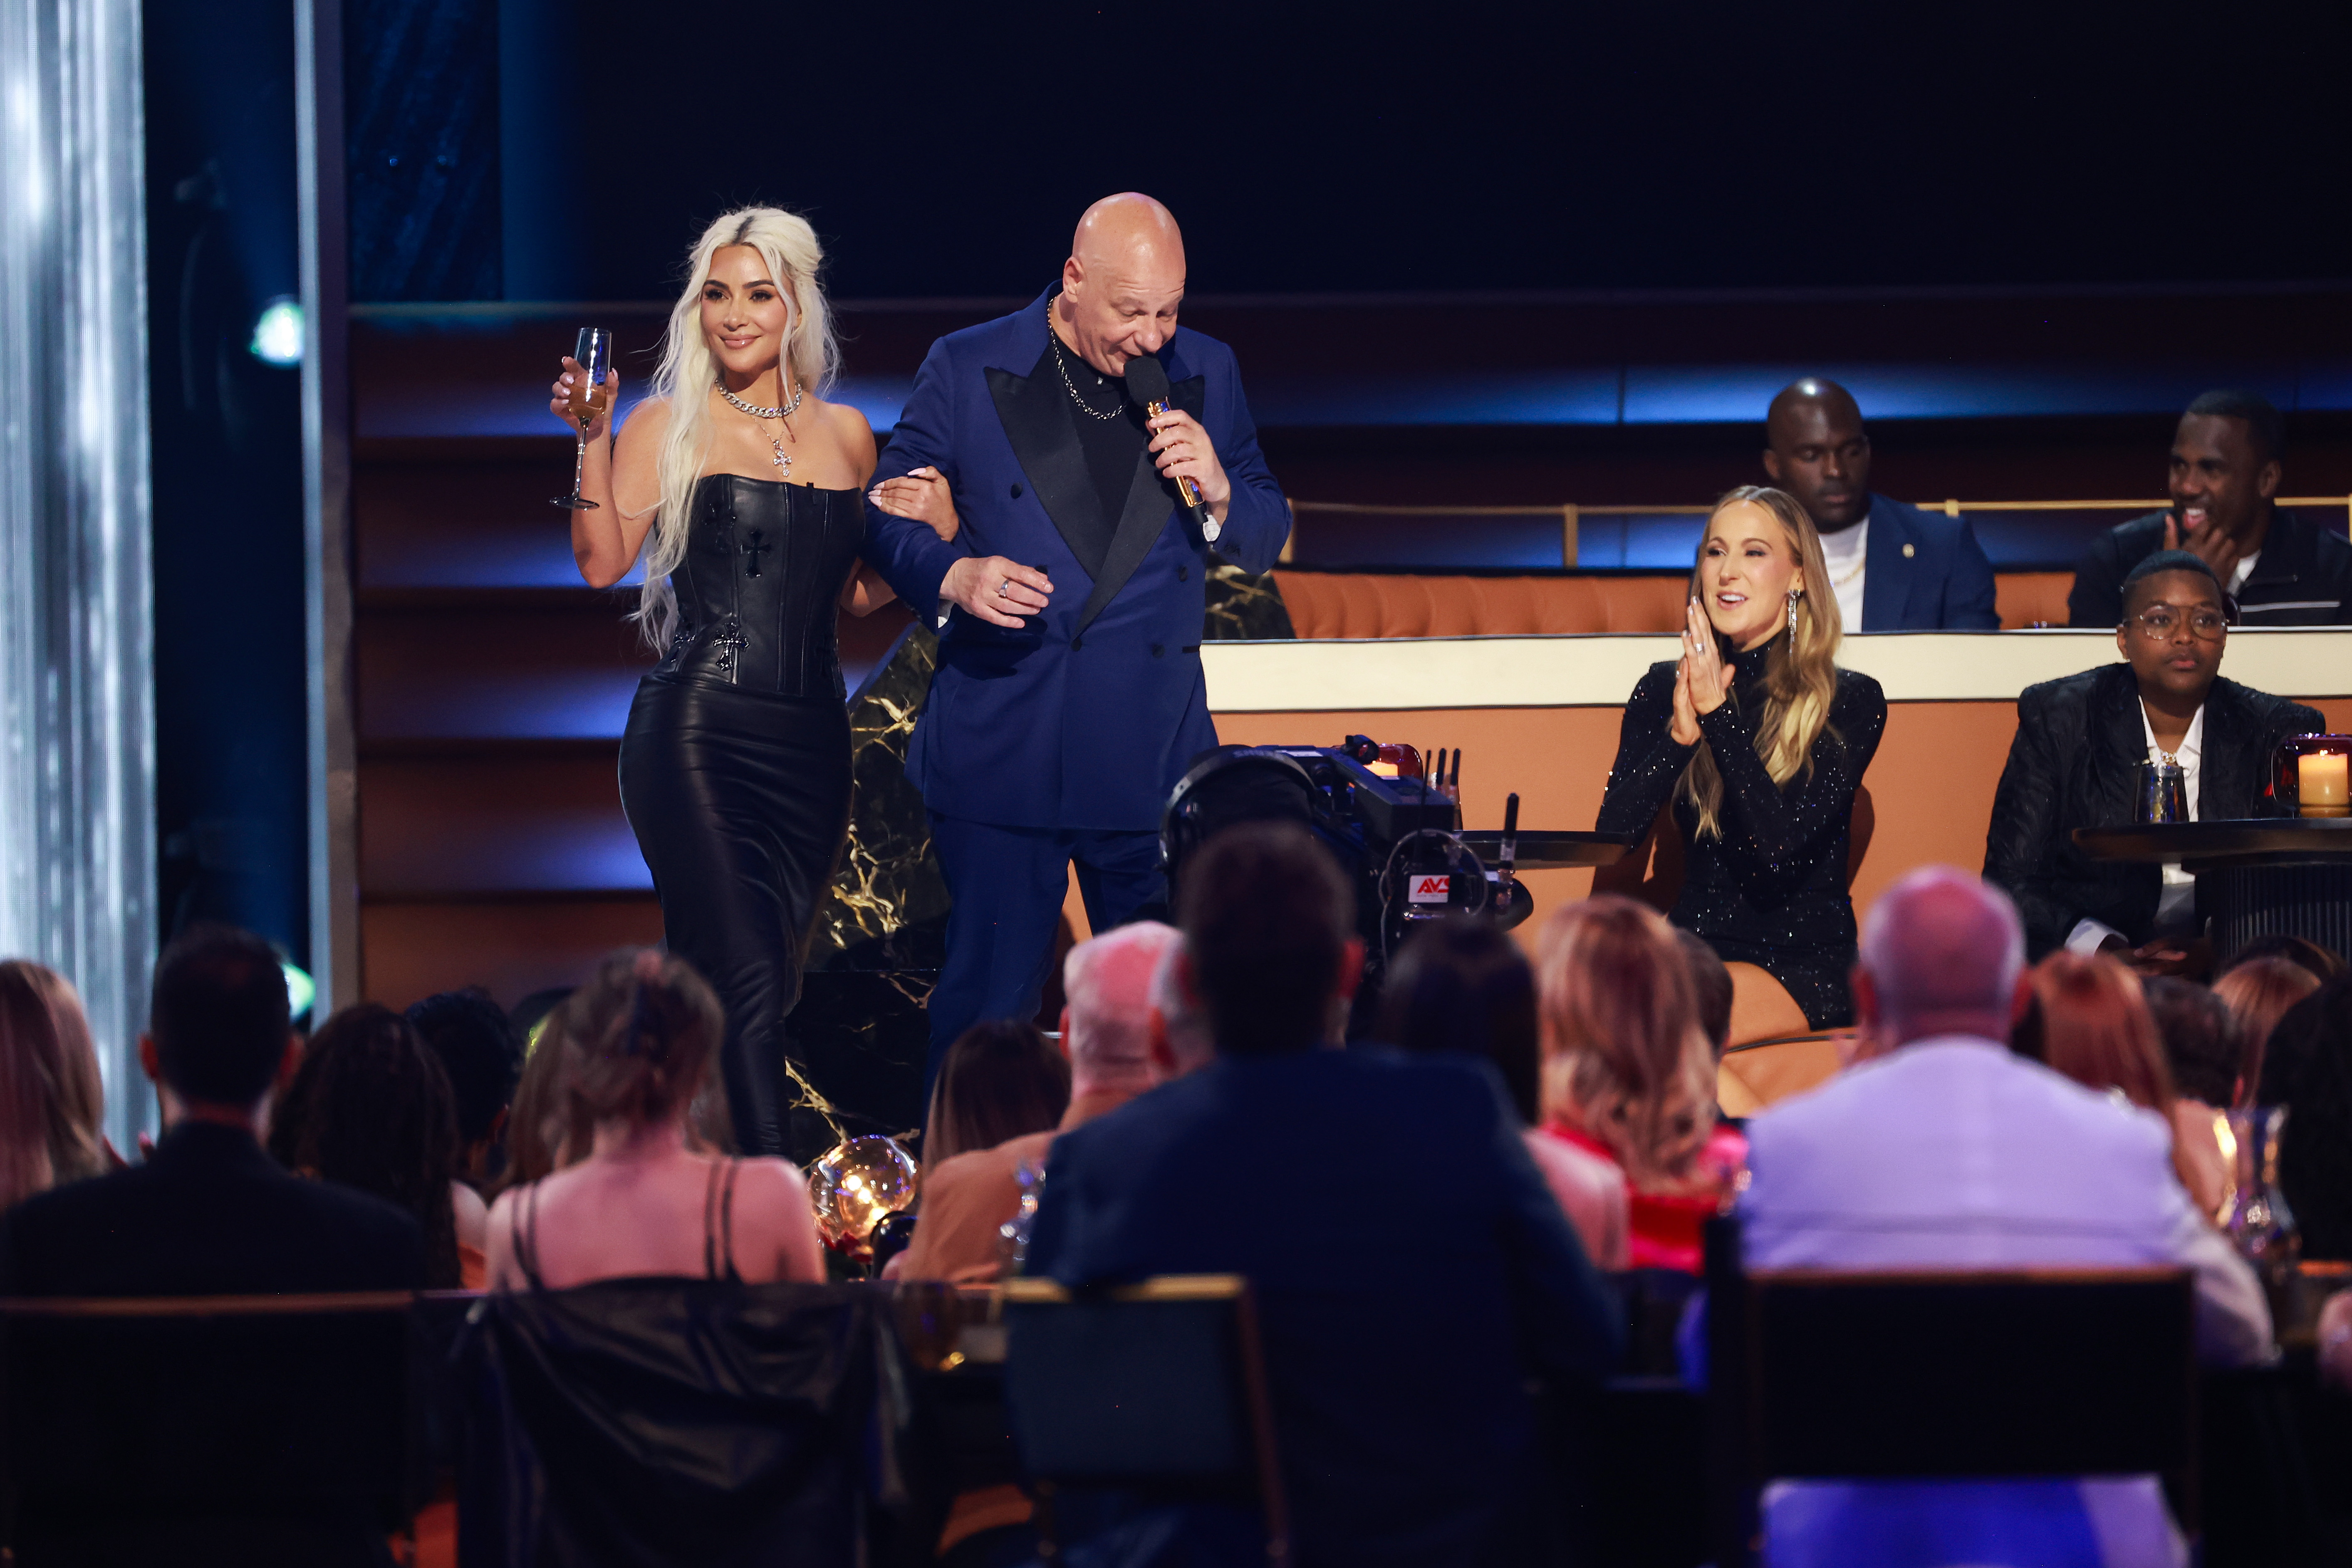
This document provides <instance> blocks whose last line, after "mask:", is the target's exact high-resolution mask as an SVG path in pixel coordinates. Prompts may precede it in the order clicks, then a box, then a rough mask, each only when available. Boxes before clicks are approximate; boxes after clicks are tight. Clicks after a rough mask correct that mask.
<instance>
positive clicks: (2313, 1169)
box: [2254, 974, 2352, 1260]
mask: <svg viewBox="0 0 2352 1568" xmlns="http://www.w3.org/2000/svg"><path fill="white" fill-rule="evenodd" d="M2254 1100H2255V1103H2256V1104H2259V1105H2284V1106H2285V1107H2286V1108H2287V1112H2286V1127H2285V1130H2284V1133H2283V1134H2281V1139H2280V1145H2279V1173H2278V1174H2279V1185H2280V1186H2281V1187H2282V1188H2284V1191H2285V1194H2286V1205H2287V1207H2288V1209H2289V1210H2290V1211H2291V1212H2292V1213H2293V1214H2294V1218H2295V1223H2296V1224H2297V1225H2298V1226H2300V1227H2301V1228H2302V1231H2303V1255H2304V1256H2305V1257H2306V1258H2322V1259H2327V1260H2344V1259H2352V974H2345V975H2338V976H2336V978H2334V979H2332V980H2330V981H2328V982H2327V984H2326V985H2324V986H2322V987H2320V988H2319V989H2318V990H2316V991H2315V992H2313V993H2312V994H2311V995H2310V996H2308V997H2305V998H2304V999H2303V1000H2301V1001H2299V1002H2297V1003H2295V1005H2294V1007H2293V1008H2291V1009H2288V1010H2287V1013H2286V1016H2285V1017H2284V1018H2282V1019H2279V1021H2278V1027H2277V1028H2276V1029H2274V1030H2272V1031H2271V1038H2270V1045H2269V1048H2268V1050H2267V1051H2264V1053H2263V1076H2262V1086H2261V1088H2260V1089H2259V1090H2257V1091H2256V1092H2255V1096H2254Z"/></svg>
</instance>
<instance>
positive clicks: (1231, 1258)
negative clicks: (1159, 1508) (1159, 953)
mask: <svg viewBox="0 0 2352 1568" xmlns="http://www.w3.org/2000/svg"><path fill="white" fill-rule="evenodd" d="M1184 877H1185V880H1184V884H1183V885H1182V886H1181V887H1180V888H1179V889H1178V890H1177V895H1178V900H1179V904H1180V905H1181V914H1182V918H1183V926H1184V933H1185V946H1184V948H1183V949H1182V952H1181V956H1180V957H1179V959H1178V960H1177V961H1178V963H1179V965H1180V966H1181V967H1180V970H1179V975H1178V983H1179V984H1180V985H1181V988H1183V989H1184V990H1185V991H1186V992H1187V993H1189V994H1192V995H1193V996H1195V997H1196V998H1197V999H1198V1001H1199V1003H1200V1004H1201V1006H1202V1009H1203V1010H1205V1012H1206V1013H1207V1015H1208V1018H1209V1020H1210V1025H1211V1030H1212V1033H1213V1038H1214V1040H1215V1056H1214V1059H1213V1061H1211V1062H1210V1063H1209V1064H1208V1065H1207V1066H1205V1067H1202V1068H1201V1069H1199V1070H1198V1071H1193V1072H1191V1073H1188V1074H1187V1075H1185V1076H1183V1077H1181V1078H1179V1079H1177V1080H1175V1081H1174V1082H1170V1083H1167V1084H1164V1085H1162V1086H1161V1087H1160V1088H1158V1089H1154V1090H1152V1091H1150V1092H1149V1093H1146V1094H1143V1095H1141V1096H1139V1097H1138V1098H1136V1099H1134V1100H1130V1101H1129V1102H1128V1103H1126V1104H1124V1105H1122V1106H1120V1107H1118V1109H1117V1110H1115V1111H1112V1112H1110V1113H1108V1114H1105V1115H1102V1116H1098V1117H1097V1118H1096V1119H1095V1120H1093V1121H1091V1122H1088V1123H1087V1124H1085V1125H1084V1126H1081V1127H1076V1128H1073V1129H1072V1130H1070V1131H1068V1132H1066V1133H1064V1134H1062V1135H1061V1136H1060V1137H1059V1138H1057V1139H1055V1142H1054V1148H1053V1154H1052V1156H1051V1158H1050V1160H1049V1162H1048V1164H1047V1166H1046V1171H1045V1186H1044V1188H1043V1193H1042V1197H1041V1201H1040V1204H1039V1207H1038V1210H1037V1218H1036V1225H1035V1228H1034V1230H1033V1231H1032V1233H1031V1236H1030V1243H1029V1253H1028V1263H1027V1267H1028V1271H1029V1272H1030V1273H1032V1274H1039V1275H1045V1276H1049V1277H1051V1278H1053V1279H1055V1280H1058V1281H1061V1282H1062V1283H1064V1284H1066V1285H1068V1286H1070V1287H1072V1288H1074V1289H1076V1288H1082V1287H1085V1286H1089V1285H1097V1284H1108V1283H1121V1282H1127V1281H1136V1280H1140V1279H1144V1278H1147V1277H1150V1276H1151V1275H1156V1274H1203V1273H1206V1274H1227V1273H1230V1274H1241V1275H1244V1276H1245V1277H1246V1278H1247V1279H1248V1280H1249V1281H1250V1284H1251V1287H1252V1290H1253V1291H1254V1293H1255V1297H1256V1306H1257V1321H1258V1324H1259V1330H1260V1333H1261V1336H1262V1339H1263V1345H1264V1360H1265V1376H1266V1383H1267V1392H1268V1402H1269V1404H1270V1405H1271V1406H1272V1410H1273V1426H1274V1432H1275V1439H1276V1445H1277V1448H1278V1453H1279V1457H1280V1461H1281V1470H1282V1479H1283V1485H1284V1490H1285V1491H1286V1494H1287V1495H1288V1498H1289V1500H1290V1505H1291V1510H1290V1511H1291V1519H1292V1523H1293V1529H1294V1531H1295V1534H1296V1542H1295V1552H1294V1557H1293V1561H1295V1562H1297V1563H1298V1564H1300V1568H1318V1564H1346V1565H1347V1568H1365V1565H1368V1564H1383V1563H1394V1564H1397V1565H1398V1568H1404V1565H1406V1564H1411V1565H1412V1568H1437V1565H1444V1564H1465V1565H1467V1564H1472V1563H1522V1562H1530V1561H1534V1560H1535V1558H1534V1557H1533V1556H1532V1555H1530V1554H1529V1553H1528V1550H1527V1541H1526V1539H1525V1536H1524V1531H1525V1530H1526V1528H1527V1525H1528V1519H1527V1516H1526V1514H1525V1513H1524V1509H1525V1508H1526V1506H1527V1503H1528V1495H1529V1493H1528V1487H1529V1483H1530V1482H1531V1481H1532V1480H1533V1479H1534V1477H1533V1470H1532V1467H1533V1466H1534V1464H1535V1460H1536V1447H1535V1432H1534V1416H1533V1412H1532V1409H1531V1406H1530V1402H1529V1400H1528V1392H1527V1390H1528V1383H1529V1381H1530V1380H1533V1379H1540V1380H1543V1381H1546V1382H1549V1383H1552V1384H1554V1385H1558V1384H1561V1383H1573V1382H1575V1381H1577V1380H1580V1379H1585V1378H1591V1377H1593V1376H1597V1375H1600V1374H1601V1373H1604V1372H1606V1371H1608V1370H1609V1369H1610V1368H1611V1367H1612V1365H1614V1364H1615V1363H1616V1360H1617V1357H1618V1355H1619V1354H1620V1351H1621V1349H1622V1339H1623V1333H1622V1326H1621V1324H1620V1322H1619V1321H1618V1319H1617V1317H1616V1315H1615V1309H1614V1306H1613V1304H1612V1302H1611V1301H1610V1300H1609V1298H1608V1296H1607V1293H1606V1291H1604V1288H1603V1287H1602V1285H1601V1280H1600V1277H1599V1276H1598V1275H1597V1274H1596V1273H1595V1272H1594V1270H1593V1269H1592V1265H1591V1262H1590V1261H1589V1260H1587V1258H1586V1256H1585V1252H1584V1249H1583V1246H1582V1244H1581V1243H1580V1242H1579V1241H1578V1239H1577V1237H1576V1232H1575V1231H1574V1230H1573V1229H1572V1228H1570V1224H1569V1221H1568V1219H1567V1217H1566V1216H1565V1215H1563V1214H1562V1213H1561V1211H1560V1207H1559V1203H1558V1202H1557V1201H1556V1200H1555V1199H1554V1198H1553V1197H1552V1196H1551V1193H1550V1191H1549V1189H1548V1188H1547V1187H1546V1186H1545V1185H1544V1182H1543V1178H1542V1177H1541V1176H1538V1175H1537V1173H1536V1168H1535V1166H1534V1163H1533V1162H1532V1161H1531V1160H1530V1158H1529V1157H1528V1151H1527V1145H1526V1141H1525V1139H1524V1137H1523V1135H1522V1134H1521V1133H1520V1131H1519V1128H1518V1123H1517V1114H1516V1113H1514V1112H1512V1111H1511V1110H1510V1109H1509V1108H1508V1106H1507V1104H1506V1103H1505V1100H1504V1096H1503V1088H1502V1082H1501V1080H1500V1079H1499V1078H1497V1077H1496V1074H1495V1071H1494V1070H1493V1069H1492V1068H1491V1067H1489V1066H1488V1065H1486V1063H1485V1062H1482V1061H1473V1060H1471V1059H1468V1058H1460V1059H1456V1058H1449V1057H1444V1056H1402V1055H1399V1054H1395V1053H1392V1052H1389V1051H1381V1050H1377V1049H1361V1050H1345V1051H1343V1050H1336V1049H1328V1048H1329V1047H1332V1046H1334V1045H1335V1044H1336V1042H1337V1040H1338V1028H1339V1024H1340V1022H1341V1021H1342V1020H1344V1019H1345V1018H1346V1015H1347V1003H1348V999H1349V996H1350V995H1351V994H1352V993H1353V991H1354V990H1355V988H1356V982H1357V978H1358V977H1359V975H1360V971H1361V968H1362V963H1363V944H1362V943H1361V942H1360V941H1359V940H1358V939H1357V938H1356V936H1355V931H1354V927H1355V901H1354V898H1353V896H1352V894H1350V893H1349V888H1348V884H1347V882H1346V880H1345V879H1344V878H1343V877H1342V876H1341V874H1340V873H1339V867H1338V866H1337V865H1336V864H1335V863H1334V862H1332V860H1331V858H1330V855H1329V854H1328V852H1327V851H1325V850H1324V849H1322V848H1321V847H1320V846H1319V845H1318V844H1317V843H1316V841H1314V840H1313V839H1311V838H1310V837H1309V836H1308V835H1307V831H1305V830H1304V829H1302V828H1298V827H1296V826H1294V825H1290V824H1286V823H1247V824H1244V825H1242V826H1239V827H1235V828H1232V829H1229V830H1227V831H1225V832H1223V833H1221V834H1219V835H1218V836H1217V837H1216V838H1214V839H1213V840H1212V841H1210V842H1209V843H1208V845H1207V846H1206V847H1205V848H1204V849H1203V850H1202V852H1201V853H1200V854H1199V856H1197V857H1196V858H1195V859H1194V860H1193V861H1192V862H1191V864H1190V865H1189V866H1188V867H1187V869H1186V871H1185V873H1184ZM1207 1523H1208V1521H1202V1520H1197V1519H1196V1520H1195V1521H1194V1527H1195V1528H1196V1529H1198V1528H1202V1527H1203V1526H1205V1525H1206V1524H1207ZM1194 1560H1200V1561H1205V1560H1208V1559H1207V1558H1206V1557H1205V1556H1203V1557H1201V1558H1197V1559H1194Z"/></svg>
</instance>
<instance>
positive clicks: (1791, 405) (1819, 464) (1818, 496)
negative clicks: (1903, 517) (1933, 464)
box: [1764, 376, 1870, 534]
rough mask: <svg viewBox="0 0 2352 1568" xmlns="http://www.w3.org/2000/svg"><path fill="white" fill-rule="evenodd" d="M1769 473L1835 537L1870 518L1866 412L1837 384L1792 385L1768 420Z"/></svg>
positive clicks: (1807, 380) (1809, 380) (1810, 381)
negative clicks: (1836, 534)
mask: <svg viewBox="0 0 2352 1568" xmlns="http://www.w3.org/2000/svg"><path fill="white" fill-rule="evenodd" d="M1764 472H1765V473H1766V474H1768V475H1769V476H1771V480H1772V483H1773V484H1775V485H1778V486H1780V488H1781V489H1783V490H1786V491H1788V492H1789V494H1790V495H1791V496H1794V497H1797V502H1798V504H1799V505H1800V506H1801V507H1804V508H1805V510H1806V511H1807V512H1809V513H1811V515H1812V519H1813V527H1815V528H1819V529H1820V530H1821V531H1822V532H1823V533H1825V534H1833V533H1836V532H1838V531H1840V530H1841V529H1843V528H1852V527H1853V525H1854V524H1856V523H1858V522H1860V521H1862V520H1863V518H1864V517H1868V516H1869V515H1870V437H1869V436H1867V435H1865V434H1863V428H1862V410H1861V409H1860V408H1859V407H1857V406H1856V405H1855V403H1854V401H1853V394H1852V393H1851V392H1847V391H1846V390H1845V388H1843V387H1842V386H1840V385H1838V384H1837V382H1831V381H1823V380H1822V378H1821V377H1819V376H1805V377H1802V378H1801V379H1799V380H1797V381H1793V382H1790V383H1789V384H1788V385H1787V386H1785V387H1782V388H1781V389H1780V395H1779V396H1777V397H1775V398H1774V399H1773V400H1772V407H1771V409H1770V410H1769V412H1768V413H1766V414H1765V416H1764Z"/></svg>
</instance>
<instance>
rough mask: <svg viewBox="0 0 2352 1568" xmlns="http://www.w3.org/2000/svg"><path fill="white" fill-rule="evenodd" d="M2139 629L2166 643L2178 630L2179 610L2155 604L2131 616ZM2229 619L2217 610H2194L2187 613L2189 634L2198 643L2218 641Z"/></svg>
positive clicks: (2225, 631)
mask: <svg viewBox="0 0 2352 1568" xmlns="http://www.w3.org/2000/svg"><path fill="white" fill-rule="evenodd" d="M2132 619H2133V620H2134V621H2137V622H2139V627H2140V630H2141V631H2143V632H2147V634H2148V635H2149V636H2150V637H2152V638H2154V639H2155V640H2156V641H2157V642H2159V643H2166V642H2169V641H2171V640H2172V637H2173V636H2174V634H2175V633H2177V632H2179V630H2180V612H2179V611H2178V610H2174V609H2171V608H2170V607H2168V606H2167V605H2162V604H2157V605H2151V606H2150V607H2149V608H2147V609H2146V610H2143V611H2141V612H2139V613H2138V614H2137V615H2135V616H2133V617H2132ZM2229 630H2230V619H2229V617H2228V616H2226V615H2224V614H2222V613H2221V612H2220V611H2218V610H2194V611H2191V612H2189V635H2190V636H2191V637H2194V638H2196V639H2197V640H2198V641H2199V642H2200V643H2218V642H2220V641H2221V639H2222V638H2223V637H2224V636H2226V635H2227V634H2228V633H2229Z"/></svg>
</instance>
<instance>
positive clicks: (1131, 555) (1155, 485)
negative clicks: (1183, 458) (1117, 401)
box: [1078, 376, 1202, 632]
mask: <svg viewBox="0 0 2352 1568" xmlns="http://www.w3.org/2000/svg"><path fill="white" fill-rule="evenodd" d="M1201 386H1202V379H1201V378H1200V377H1199V376H1194V377H1192V379H1190V380H1189V381H1181V382H1176V383H1175V384H1174V385H1172V386H1171V387H1170V388H1169V389H1168V400H1169V402H1172V403H1174V404H1175V405H1176V406H1177V407H1178V408H1180V409H1181V410H1182V411H1183V412H1184V413H1189V414H1191V415H1192V417H1193V418H1194V419H1198V418H1200V417H1201ZM1180 504H1181V503H1180V501H1179V499H1178V497H1177V491H1176V486H1173V485H1171V484H1170V483H1169V482H1168V481H1167V480H1165V479H1162V478H1161V477H1160V470H1159V469H1158V468H1157V467H1156V466H1154V465H1153V463H1152V456H1151V454H1150V451H1149V450H1147V451H1146V452H1145V453H1144V454H1143V455H1142V456H1140V457H1139V458H1138V459H1136V464H1135V477H1134V479H1133V480H1132V481H1130V482H1129V485H1128V487H1127V507H1126V509H1125V510H1123V511H1121V512H1120V513H1119V515H1118V532H1117V533H1116V534H1113V535H1112V536H1111V541H1110V553H1109V554H1108V555H1106V556H1105V557H1104V558H1103V569H1102V570H1101V571H1100V572H1098V573H1097V574H1096V577H1095V591H1093V592H1092V593H1090V594H1088V595H1087V601H1086V604H1085V605H1084V607H1082V608H1081V609H1080V610H1079V611H1078V630H1079V631H1080V632H1084V631H1085V630H1086V629H1087V627H1089V626H1091V625H1093V624H1094V621H1095V617H1096V616H1097V615H1099V614H1101V613H1102V612H1103V609H1104V607H1105V606H1107V605H1108V604H1109V603H1110V601H1112V600H1113V599H1115V598H1117V597H1118V591H1119V590H1120V589H1122V588H1125V587H1126V586H1127V580H1128V579H1129V578H1130V577H1133V576H1134V575H1135V569H1136V568H1137V567H1139V566H1141V565H1142V564H1143V558H1144V557H1145V556H1148V555H1150V553H1151V547H1152V546H1153V545H1155V544H1157V543H1159V542H1160V529H1162V528H1166V527H1167V526H1168V515H1169V514H1170V513H1171V512H1172V511H1174V510H1176V509H1177V507H1178V506H1179V505H1180Z"/></svg>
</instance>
